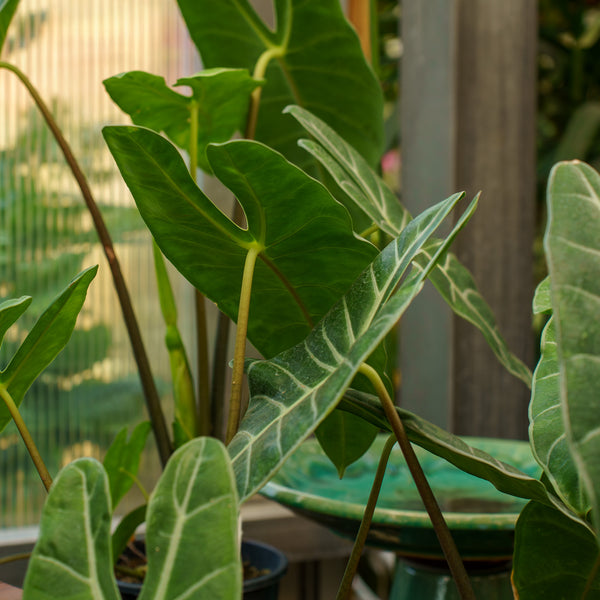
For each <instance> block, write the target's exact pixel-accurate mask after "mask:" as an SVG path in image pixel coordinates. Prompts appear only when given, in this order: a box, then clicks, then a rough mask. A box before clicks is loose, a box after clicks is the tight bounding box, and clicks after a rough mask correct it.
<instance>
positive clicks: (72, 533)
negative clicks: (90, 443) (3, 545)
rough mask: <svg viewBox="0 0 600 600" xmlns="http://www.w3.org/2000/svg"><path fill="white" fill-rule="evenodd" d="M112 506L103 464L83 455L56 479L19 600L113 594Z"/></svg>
mask: <svg viewBox="0 0 600 600" xmlns="http://www.w3.org/2000/svg"><path fill="white" fill-rule="evenodd" d="M111 517H112V510H111V505H110V495H109V490H108V478H107V476H106V473H105V472H104V469H103V468H102V465H101V464H100V463H99V462H98V461H96V460H94V459H90V458H81V459H79V460H76V461H74V462H72V463H71V464H70V465H67V466H66V467H65V468H64V469H63V470H62V471H61V472H60V473H59V475H58V477H57V478H56V479H55V480H54V483H53V484H52V488H51V489H50V493H49V495H48V498H47V500H46V503H45V504H44V509H43V511H42V519H41V523H40V536H39V539H38V541H37V543H36V545H35V547H34V549H33V554H32V556H31V559H30V561H29V568H28V569H27V576H26V578H25V586H24V591H23V600H64V599H65V598H77V599H78V600H117V599H118V598H120V596H119V593H118V591H117V585H116V582H115V579H114V576H113V571H112V569H113V562H112V552H111V540H110V523H111Z"/></svg>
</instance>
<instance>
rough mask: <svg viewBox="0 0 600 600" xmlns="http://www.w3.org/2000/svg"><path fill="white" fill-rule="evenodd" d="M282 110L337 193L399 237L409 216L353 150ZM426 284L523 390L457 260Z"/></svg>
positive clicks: (309, 119)
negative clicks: (305, 133)
mask: <svg viewBox="0 0 600 600" xmlns="http://www.w3.org/2000/svg"><path fill="white" fill-rule="evenodd" d="M286 112H289V113H290V114H291V115H292V116H293V117H294V118H295V119H297V120H298V122H300V123H301V124H302V125H303V127H304V128H305V129H306V131H308V133H310V134H311V135H312V136H313V137H314V138H315V140H317V141H316V142H315V141H310V140H301V142H300V145H301V146H302V147H303V148H305V149H306V150H308V151H309V152H310V153H311V154H313V156H315V158H317V160H318V161H319V162H320V163H321V164H322V165H323V166H324V167H325V168H326V169H327V170H328V171H329V173H330V174H331V175H332V176H333V178H334V179H335V181H336V183H337V184H338V185H339V186H340V187H341V189H342V190H343V191H344V192H346V194H348V196H349V197H350V198H351V199H352V200H353V202H355V203H356V204H357V206H358V207H359V208H360V209H361V210H363V211H364V212H365V213H366V214H367V215H369V217H370V218H371V219H372V220H373V222H374V223H375V224H376V225H377V226H378V227H379V228H380V229H381V230H382V231H385V232H386V233H387V234H389V235H393V236H397V235H399V234H400V232H401V231H402V230H403V229H404V227H405V226H406V223H407V222H408V221H409V220H410V218H411V217H410V215H409V213H408V212H407V211H406V210H405V209H404V208H403V207H402V205H401V204H400V202H399V200H398V198H397V197H396V195H395V194H394V193H393V192H392V191H391V190H390V189H389V188H388V187H387V185H386V184H385V182H384V181H383V180H382V179H381V178H380V177H379V176H378V175H377V174H376V173H374V172H373V170H372V169H371V168H370V167H369V165H368V164H367V163H366V162H365V161H364V159H362V158H361V156H360V155H359V154H358V152H356V150H354V149H353V148H352V147H351V146H349V145H348V144H347V143H346V142H345V141H344V140H343V139H342V138H341V137H340V136H339V135H338V134H337V133H336V132H335V131H334V130H333V129H332V128H331V127H329V126H328V125H327V124H326V123H324V122H323V121H321V120H320V119H318V118H317V117H315V115H312V114H311V113H310V112H308V111H306V110H304V109H302V108H301V107H299V106H290V107H288V108H287V109H286ZM439 244H440V242H439V240H432V241H431V242H430V244H429V245H428V246H427V247H426V248H425V249H424V250H423V252H422V254H421V255H420V256H419V257H418V258H417V260H419V261H422V263H423V264H425V263H427V262H428V261H429V259H430V258H431V255H432V254H433V253H434V252H435V251H436V250H437V248H438V246H439ZM430 280H431V282H432V283H433V284H434V286H435V287H436V289H437V290H438V292H439V293H440V294H441V295H442V297H443V298H444V300H445V301H446V302H447V303H448V305H449V306H450V307H451V308H452V310H453V311H454V312H455V313H456V314H457V315H459V316H460V317H462V318H463V319H466V320H467V321H469V322H470V323H472V324H473V325H475V327H477V328H478V329H479V330H480V331H481V333H482V334H483V336H484V337H485V339H486V341H487V342H488V344H489V345H490V348H491V349H492V351H493V352H494V354H496V356H497V357H498V359H499V360H500V362H501V363H502V364H503V365H504V366H505V367H506V369H507V370H508V371H509V372H510V373H512V374H513V375H514V376H515V377H518V378H519V379H521V380H522V381H523V382H524V383H526V384H527V385H528V386H529V385H531V372H530V370H529V369H528V368H527V366H525V365H524V364H523V363H522V362H521V361H520V360H519V359H518V358H517V357H516V356H514V355H513V354H512V353H511V352H510V351H509V349H508V347H507V345H506V342H505V341H504V339H503V338H502V336H501V334H500V331H499V329H498V326H497V324H496V320H495V317H494V314H493V312H492V310H491V309H490V307H489V305H488V304H487V302H486V301H485V300H484V298H483V297H482V296H481V294H480V293H479V291H478V290H477V286H476V284H475V281H474V279H473V277H472V276H471V274H470V273H469V271H468V270H467V269H466V268H465V267H464V266H463V265H462V264H461V262H460V261H459V260H458V259H457V258H456V257H455V256H454V255H453V254H451V253H448V254H447V255H446V257H445V258H444V260H443V261H440V262H439V263H438V264H437V266H436V268H435V269H434V270H433V271H432V272H431V275H430Z"/></svg>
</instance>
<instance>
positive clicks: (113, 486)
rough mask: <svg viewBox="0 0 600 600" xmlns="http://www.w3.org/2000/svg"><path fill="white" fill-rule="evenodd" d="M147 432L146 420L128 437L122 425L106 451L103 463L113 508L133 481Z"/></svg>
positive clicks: (148, 425) (147, 423) (148, 426)
mask: <svg viewBox="0 0 600 600" xmlns="http://www.w3.org/2000/svg"><path fill="white" fill-rule="evenodd" d="M149 433H150V423H149V422H148V421H144V422H143V423H140V424H139V425H137V426H136V427H135V429H134V430H133V431H132V432H131V435H130V436H129V439H127V428H126V427H124V428H123V429H121V431H119V433H118V434H117V435H116V437H115V439H114V440H113V442H112V444H111V445H110V447H109V448H108V450H107V452H106V456H105V457H104V461H103V464H104V468H105V469H106V474H107V475H108V481H109V487H110V497H111V502H112V506H113V507H115V508H116V507H117V505H118V504H119V502H120V501H121V499H122V498H123V496H125V494H126V493H127V492H128V491H129V490H130V489H131V486H132V485H133V483H134V478H135V477H136V476H137V473H138V469H139V466H140V458H141V456H142V452H143V450H144V447H145V446H146V440H147V439H148V434H149Z"/></svg>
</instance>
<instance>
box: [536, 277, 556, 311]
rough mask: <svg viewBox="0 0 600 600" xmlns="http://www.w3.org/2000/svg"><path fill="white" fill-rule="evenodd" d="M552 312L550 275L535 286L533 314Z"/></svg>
mask: <svg viewBox="0 0 600 600" xmlns="http://www.w3.org/2000/svg"><path fill="white" fill-rule="evenodd" d="M549 312H552V299H551V297H550V276H549V275H548V276H546V277H545V278H544V279H543V280H542V281H540V283H539V284H538V286H537V287H536V288H535V294H534V296H533V314H534V315H539V314H543V313H549Z"/></svg>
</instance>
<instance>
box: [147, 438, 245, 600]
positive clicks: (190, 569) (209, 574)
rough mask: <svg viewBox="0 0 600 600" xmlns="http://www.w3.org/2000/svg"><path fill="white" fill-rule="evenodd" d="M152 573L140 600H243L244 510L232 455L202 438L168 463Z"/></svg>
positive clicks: (153, 510)
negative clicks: (241, 521) (241, 523)
mask: <svg viewBox="0 0 600 600" xmlns="http://www.w3.org/2000/svg"><path fill="white" fill-rule="evenodd" d="M147 515H148V516H147V533H146V546H147V548H148V550H149V551H148V573H147V575H146V579H145V581H144V586H143V588H142V593H141V595H140V600H147V599H151V600H171V599H174V598H215V599H216V598H219V599H220V600H238V599H239V598H240V597H241V594H242V564H241V556H240V542H239V539H238V533H239V532H238V526H239V523H238V521H239V507H238V498H237V492H236V487H235V480H234V478H233V470H232V468H231V463H230V461H229V456H228V455H227V450H226V449H225V447H224V446H223V444H222V443H221V442H219V441H218V440H216V439H214V438H196V439H194V440H192V441H191V442H188V443H187V444H185V445H184V446H182V447H181V448H179V449H178V450H177V451H176V452H175V453H174V454H173V456H172V457H171V459H170V460H169V462H168V463H167V467H166V469H165V471H164V473H163V474H162V476H161V478H160V480H159V482H158V484H157V486H156V488H155V490H154V492H153V493H152V497H151V499H150V503H149V505H148V513H147Z"/></svg>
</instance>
